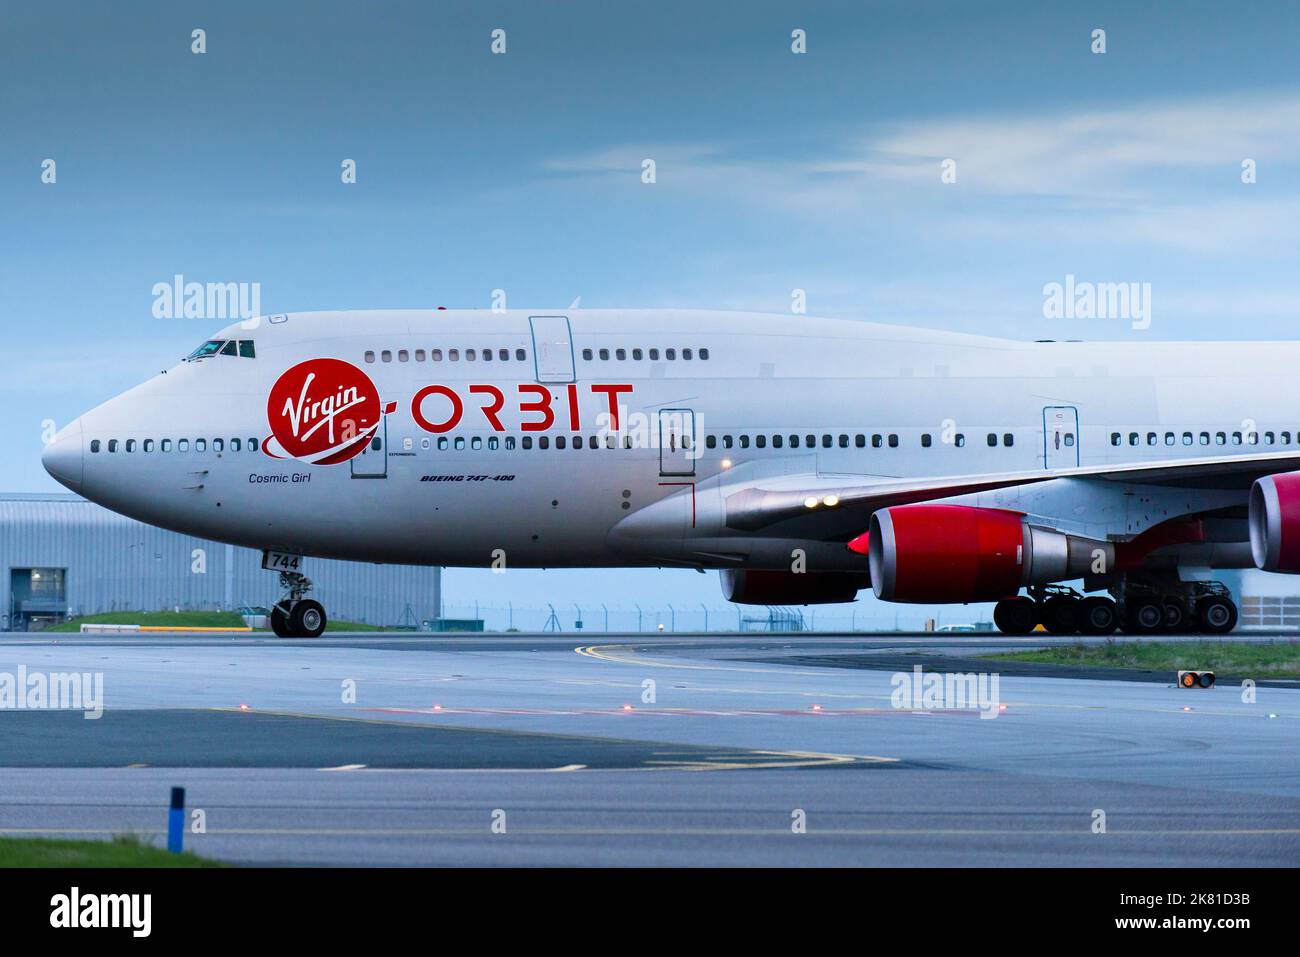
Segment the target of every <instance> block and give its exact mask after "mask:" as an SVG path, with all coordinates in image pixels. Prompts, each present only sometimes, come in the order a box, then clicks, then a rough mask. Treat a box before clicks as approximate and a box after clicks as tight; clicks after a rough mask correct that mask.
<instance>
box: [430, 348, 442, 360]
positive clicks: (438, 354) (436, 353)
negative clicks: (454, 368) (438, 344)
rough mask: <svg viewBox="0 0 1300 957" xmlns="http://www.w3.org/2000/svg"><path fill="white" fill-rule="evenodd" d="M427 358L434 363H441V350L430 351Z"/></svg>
mask: <svg viewBox="0 0 1300 957" xmlns="http://www.w3.org/2000/svg"><path fill="white" fill-rule="evenodd" d="M429 358H430V359H432V360H433V361H434V362H441V361H442V350H441V349H434V350H432V351H430V353H429Z"/></svg>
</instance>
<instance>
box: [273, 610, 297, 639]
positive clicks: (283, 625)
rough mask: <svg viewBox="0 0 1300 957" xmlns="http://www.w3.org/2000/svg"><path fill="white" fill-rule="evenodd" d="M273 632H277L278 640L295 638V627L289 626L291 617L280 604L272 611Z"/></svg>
mask: <svg viewBox="0 0 1300 957" xmlns="http://www.w3.org/2000/svg"><path fill="white" fill-rule="evenodd" d="M271 630H272V631H273V632H275V636H276V637H277V638H292V637H293V626H292V625H290V624H289V616H288V615H287V614H286V613H285V612H284V610H283V609H282V608H281V607H280V606H279V605H278V604H277V605H276V606H275V607H274V608H272V609H271Z"/></svg>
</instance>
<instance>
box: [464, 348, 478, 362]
mask: <svg viewBox="0 0 1300 957" xmlns="http://www.w3.org/2000/svg"><path fill="white" fill-rule="evenodd" d="M477 358H478V354H477V353H476V352H475V351H474V350H473V349H466V350H465V361H466V362H473V361H474V360H475V359H477Z"/></svg>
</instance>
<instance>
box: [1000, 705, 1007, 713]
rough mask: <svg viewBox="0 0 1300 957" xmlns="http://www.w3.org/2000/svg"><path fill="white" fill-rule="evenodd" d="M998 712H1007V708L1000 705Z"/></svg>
mask: <svg viewBox="0 0 1300 957" xmlns="http://www.w3.org/2000/svg"><path fill="white" fill-rule="evenodd" d="M998 710H999V711H1006V710H1007V706H1006V705H1004V704H1000V705H998Z"/></svg>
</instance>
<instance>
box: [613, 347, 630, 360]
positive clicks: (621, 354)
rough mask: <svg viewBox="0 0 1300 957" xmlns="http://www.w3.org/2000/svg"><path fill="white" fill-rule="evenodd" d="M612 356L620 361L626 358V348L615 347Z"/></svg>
mask: <svg viewBox="0 0 1300 957" xmlns="http://www.w3.org/2000/svg"><path fill="white" fill-rule="evenodd" d="M614 358H615V359H618V360H619V361H620V362H622V361H623V360H624V359H626V358H627V350H626V349H615V350H614Z"/></svg>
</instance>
